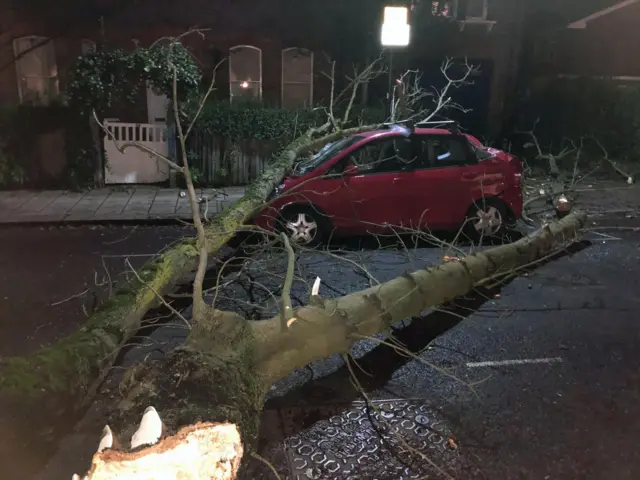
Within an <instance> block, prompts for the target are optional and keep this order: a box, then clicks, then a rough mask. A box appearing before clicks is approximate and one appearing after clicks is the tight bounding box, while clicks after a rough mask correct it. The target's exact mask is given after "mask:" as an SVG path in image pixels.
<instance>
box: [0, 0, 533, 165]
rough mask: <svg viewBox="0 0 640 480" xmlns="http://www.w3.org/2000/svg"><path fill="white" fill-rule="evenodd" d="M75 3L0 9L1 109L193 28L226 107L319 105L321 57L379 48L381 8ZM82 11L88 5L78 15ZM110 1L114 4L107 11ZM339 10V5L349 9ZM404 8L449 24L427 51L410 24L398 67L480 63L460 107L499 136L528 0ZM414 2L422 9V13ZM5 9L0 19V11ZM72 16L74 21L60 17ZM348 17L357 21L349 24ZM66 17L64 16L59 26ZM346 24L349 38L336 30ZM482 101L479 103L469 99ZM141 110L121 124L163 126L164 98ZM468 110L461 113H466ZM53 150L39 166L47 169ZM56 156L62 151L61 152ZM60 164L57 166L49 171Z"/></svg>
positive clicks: (367, 3) (323, 2)
mask: <svg viewBox="0 0 640 480" xmlns="http://www.w3.org/2000/svg"><path fill="white" fill-rule="evenodd" d="M67 1H69V2H74V1H76V2H78V3H79V5H77V6H76V7H74V9H73V10H72V9H71V8H69V9H66V8H65V7H64V5H60V4H56V5H57V6H58V7H57V8H54V7H53V6H51V7H50V10H51V11H50V12H49V11H47V12H45V13H43V12H38V15H30V14H29V13H28V12H27V11H25V10H20V9H18V8H13V9H11V8H10V7H8V6H7V2H5V3H3V4H2V5H3V6H0V59H1V60H0V61H1V62H3V63H2V65H1V66H0V68H1V69H0V107H3V106H11V105H17V104H19V103H21V102H25V101H29V100H34V99H36V100H38V101H40V102H42V103H45V104H46V103H48V102H50V101H51V100H52V99H54V98H56V97H57V96H58V95H59V94H61V93H63V92H64V91H65V88H66V85H67V82H68V77H69V69H70V66H71V65H72V63H73V62H74V60H75V59H76V58H77V56H78V55H80V54H81V53H83V52H87V51H91V50H92V49H95V48H96V45H97V46H98V48H99V46H100V45H102V44H106V45H108V46H109V47H120V46H121V47H125V48H133V47H134V45H135V44H139V45H149V44H151V43H152V42H153V41H155V40H157V39H158V38H161V37H165V36H176V35H179V34H181V33H184V32H185V31H186V30H188V29H189V28H190V27H193V26H194V25H197V26H199V27H202V28H206V29H208V32H207V33H206V38H204V39H201V38H198V37H197V36H193V37H192V38H190V39H188V40H187V43H188V45H189V47H190V48H191V50H192V51H193V52H194V56H195V57H196V59H197V60H198V62H199V63H200V64H201V66H202V67H203V70H207V69H210V68H211V67H212V66H213V65H214V64H215V63H216V62H217V61H218V60H219V59H220V58H222V57H225V56H227V55H228V56H229V61H228V62H226V63H225V67H224V69H223V71H221V72H219V77H218V78H220V79H221V82H220V84H219V91H222V92H228V94H229V95H230V98H234V96H238V95H247V94H252V95H254V96H255V97H257V98H260V99H262V100H263V101H265V102H267V103H269V104H282V105H304V104H306V105H308V104H311V103H316V102H318V101H320V100H322V99H323V98H326V96H327V93H328V83H327V80H326V77H325V76H324V75H323V73H322V72H324V71H326V65H327V64H326V57H325V55H323V53H324V52H327V51H328V52H329V53H330V55H331V57H332V58H333V59H336V60H337V61H338V63H340V64H344V65H349V64H350V63H351V62H352V61H353V60H355V59H356V57H357V56H358V55H359V56H360V58H362V56H363V55H362V53H363V52H367V51H368V52H369V53H370V54H373V55H375V53H376V51H378V50H379V30H378V29H379V24H380V21H381V14H382V9H383V6H384V5H385V3H386V2H384V1H382V0H349V2H345V1H344V0H309V1H307V2H300V1H299V0H272V1H269V2H255V1H249V0H233V1H231V0H209V1H204V0H189V1H188V2H184V3H182V4H179V8H178V7H176V5H177V4H176V3H175V2H170V1H168V0H156V1H154V2H151V1H144V0H141V1H138V2H131V1H125V2H114V1H112V0H93V2H84V1H79V0H67ZM87 3H90V4H91V7H88V6H87ZM114 3H115V4H116V5H114ZM347 3H348V7H346V4H347ZM403 3H405V4H409V3H410V4H411V6H412V9H413V10H415V11H417V10H416V7H420V6H422V7H423V8H424V6H425V5H427V6H428V8H431V5H432V4H437V3H438V4H439V3H443V4H446V9H445V10H446V13H445V15H446V16H449V17H450V18H451V22H449V26H448V27H447V28H446V29H444V30H443V33H442V35H440V36H439V37H438V38H437V39H435V41H434V37H433V35H430V34H428V33H421V29H420V28H419V27H420V25H418V24H416V22H419V20H420V19H419V18H418V17H416V18H414V19H412V23H413V30H414V32H416V33H415V35H413V37H412V43H411V45H410V47H409V48H408V49H407V50H406V51H405V52H404V53H403V54H400V55H399V57H400V61H399V62H398V64H397V65H399V66H403V67H408V68H424V69H425V70H427V71H428V72H427V73H428V75H426V78H428V79H431V78H435V77H437V76H438V75H439V69H438V68H437V67H438V65H439V63H440V62H441V61H442V60H443V58H445V57H454V58H465V57H466V58H468V59H469V61H470V62H471V63H476V64H480V65H482V70H481V73H480V75H479V76H478V78H476V79H475V83H476V85H475V86H474V87H473V88H474V89H475V90H473V92H475V93H471V90H470V89H468V92H469V93H467V94H466V95H465V96H463V97H462V98H461V99H460V101H461V103H463V104H466V103H467V102H470V104H471V107H470V108H473V110H474V112H475V115H476V117H475V120H474V125H476V128H481V127H485V126H487V125H488V127H489V128H487V129H486V131H483V132H480V133H481V134H484V133H486V134H491V133H495V132H497V131H499V129H500V124H501V121H502V118H503V116H504V114H505V110H506V109H508V108H509V104H510V102H511V101H512V99H511V98H510V95H509V92H510V91H511V90H512V89H513V86H514V85H515V79H516V73H517V71H518V62H519V57H520V38H521V34H522V19H523V15H524V3H525V0H437V1H435V2H434V1H432V0H412V1H411V2H409V0H407V1H406V2H403ZM420 4H422V5H420ZM3 8H4V10H2V9H3ZM67 12H72V13H67ZM354 12H355V14H354ZM68 17H73V18H68ZM345 25H349V28H345ZM478 92H479V93H478ZM141 102H142V104H144V103H145V102H146V108H142V109H140V110H139V111H136V109H132V110H131V112H129V113H128V116H129V118H126V119H124V118H122V120H123V121H125V120H126V121H130V122H149V123H155V122H157V121H162V119H163V117H164V115H163V111H164V108H165V105H166V99H165V98H162V97H159V96H157V95H155V94H153V93H152V92H147V98H146V100H145V99H144V98H141ZM465 106H469V105H465ZM51 148H52V147H51V146H50V147H47V149H48V152H49V153H48V158H47V162H51V160H50V158H49V157H50V156H51V153H50V152H51V151H52V150H51ZM58 149H59V148H58ZM57 163H59V162H57Z"/></svg>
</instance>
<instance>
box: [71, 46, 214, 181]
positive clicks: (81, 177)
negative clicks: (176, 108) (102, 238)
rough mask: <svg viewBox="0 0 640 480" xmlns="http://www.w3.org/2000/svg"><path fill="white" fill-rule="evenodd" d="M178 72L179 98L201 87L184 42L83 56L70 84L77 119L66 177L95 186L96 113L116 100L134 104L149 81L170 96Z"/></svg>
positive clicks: (72, 104)
mask: <svg viewBox="0 0 640 480" xmlns="http://www.w3.org/2000/svg"><path fill="white" fill-rule="evenodd" d="M174 70H175V73H174ZM174 75H175V79H176V87H177V92H178V99H179V100H180V99H185V98H187V96H188V95H189V94H191V92H193V91H197V90H198V87H199V86H200V81H201V78H202V75H201V73H200V70H199V69H198V67H197V65H196V63H195V61H194V59H193V57H192V56H191V54H190V53H189V51H188V50H187V49H186V48H185V47H184V46H183V45H182V44H180V43H171V44H169V45H155V46H152V47H150V48H136V49H135V50H132V51H126V50H122V49H115V50H99V51H97V52H94V53H89V54H86V55H83V56H81V57H79V58H78V60H77V61H76V63H75V65H74V67H73V68H72V71H71V82H70V84H69V88H68V105H69V108H70V109H71V112H72V114H73V115H75V117H76V118H77V122H74V125H73V129H72V130H70V131H69V132H68V135H67V170H68V175H67V178H68V179H69V181H70V182H71V183H72V185H74V186H90V185H92V184H93V181H94V174H95V172H96V170H97V165H96V160H97V158H98V155H99V154H100V152H97V151H96V144H95V141H94V138H93V134H92V131H91V116H92V115H93V112H94V111H95V112H96V114H97V115H98V118H101V117H102V116H104V114H105V112H107V111H108V110H109V109H110V108H111V107H113V106H115V105H122V104H133V103H134V102H135V101H136V100H137V99H138V98H139V93H140V92H141V91H144V90H146V88H147V84H149V85H151V87H152V88H153V89H154V90H156V91H157V92H158V93H162V94H165V95H167V96H168V97H170V98H171V97H173V82H174Z"/></svg>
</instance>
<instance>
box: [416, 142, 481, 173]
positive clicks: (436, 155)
mask: <svg viewBox="0 0 640 480" xmlns="http://www.w3.org/2000/svg"><path fill="white" fill-rule="evenodd" d="M421 143H422V151H421V160H422V164H423V168H429V167H432V168H440V167H450V166H458V165H469V164H470V163H473V162H474V159H473V156H472V152H471V149H470V147H469V145H468V144H467V142H466V140H465V139H464V138H462V137H459V136H455V135H433V136H427V137H425V138H424V139H422V142H421Z"/></svg>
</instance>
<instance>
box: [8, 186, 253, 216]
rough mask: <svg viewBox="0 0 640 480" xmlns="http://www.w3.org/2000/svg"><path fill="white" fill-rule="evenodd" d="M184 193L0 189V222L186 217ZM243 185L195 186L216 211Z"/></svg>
mask: <svg viewBox="0 0 640 480" xmlns="http://www.w3.org/2000/svg"><path fill="white" fill-rule="evenodd" d="M184 193H185V191H184V190H181V189H177V188H159V187H150V186H132V187H115V188H100V189H96V190H89V191H86V192H71V191H66V190H45V191H35V190H15V191H0V224H20V223H59V222H81V223H91V222H118V221H140V222H143V221H159V220H175V219H182V220H190V219H191V218H192V217H191V211H190V209H189V202H188V199H187V197H186V195H185V194H184ZM244 193H245V187H225V188H221V189H212V188H206V189H198V194H199V197H200V198H201V199H207V201H205V202H203V203H201V208H202V211H203V212H204V209H205V205H206V204H207V203H208V214H210V215H215V214H216V213H219V212H221V211H222V210H223V209H224V208H226V207H227V206H228V205H230V204H231V203H233V202H234V201H236V200H238V199H239V198H241V197H242V196H243V195H244Z"/></svg>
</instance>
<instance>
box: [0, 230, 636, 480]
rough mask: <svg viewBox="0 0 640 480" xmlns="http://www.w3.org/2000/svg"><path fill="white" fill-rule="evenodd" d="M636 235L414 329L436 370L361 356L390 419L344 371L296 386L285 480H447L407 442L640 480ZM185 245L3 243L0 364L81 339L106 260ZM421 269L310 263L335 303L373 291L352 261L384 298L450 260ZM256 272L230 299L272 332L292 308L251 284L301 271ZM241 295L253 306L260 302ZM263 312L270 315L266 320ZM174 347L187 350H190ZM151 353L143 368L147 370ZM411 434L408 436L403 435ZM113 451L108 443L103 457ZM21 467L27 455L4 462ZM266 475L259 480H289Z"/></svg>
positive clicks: (324, 372) (443, 464)
mask: <svg viewBox="0 0 640 480" xmlns="http://www.w3.org/2000/svg"><path fill="white" fill-rule="evenodd" d="M599 222H600V223H605V222H604V221H603V220H599ZM610 223H611V224H613V225H618V226H619V225H620V222H619V221H618V220H611V222H610ZM627 223H628V224H627V225H626V227H625V229H620V228H616V229H609V230H598V231H590V232H587V234H586V239H587V240H589V241H590V242H591V243H590V245H588V246H586V245H584V246H585V248H584V249H582V250H580V251H578V252H576V253H574V254H573V255H570V256H565V257H563V258H560V259H557V260H556V261H554V262H552V263H549V264H547V265H545V266H543V267H541V268H539V269H538V270H536V271H535V272H532V273H531V274H530V275H529V276H528V277H519V278H517V279H515V280H513V281H512V282H510V283H509V284H507V285H505V286H503V287H502V288H500V289H499V290H492V291H487V292H483V293H482V295H484V297H483V296H482V295H472V296H469V297H468V298H466V299H462V300H459V301H457V302H456V310H455V312H454V313H455V315H451V314H445V313H443V312H438V311H436V312H428V313H426V314H425V316H424V317H422V318H420V319H414V320H413V321H412V322H407V323H410V324H409V325H408V327H407V330H405V331H404V332H398V333H397V336H398V338H399V339H400V340H402V341H404V342H405V344H407V345H408V347H409V348H410V349H411V350H412V351H414V352H416V355H418V357H419V359H420V360H414V359H412V358H410V357H406V356H399V355H397V354H395V353H394V352H393V351H391V350H390V349H389V348H376V347H377V344H376V343H375V342H369V343H368V344H362V345H360V346H359V348H358V349H357V350H356V352H354V354H355V356H357V357H359V365H360V367H355V368H356V370H358V369H359V368H362V369H364V370H366V371H368V372H370V373H371V376H368V375H361V376H360V380H361V382H362V383H363V384H364V385H365V387H366V389H367V391H368V396H369V397H370V398H371V399H373V400H374V404H375V405H376V408H377V410H373V409H367V408H366V406H365V405H364V404H363V403H362V400H363V398H362V396H361V395H360V394H359V393H358V392H357V391H356V390H355V389H354V388H353V386H352V384H351V381H350V378H349V376H348V375H347V374H346V373H345V372H346V371H347V369H346V368H345V367H344V365H343V362H342V359H341V358H339V357H333V358H330V359H326V360H323V361H320V362H316V363H314V364H313V365H311V367H310V368H305V369H302V370H300V371H298V372H295V373H294V374H292V375H290V376H289V377H287V378H286V379H283V380H282V381H281V382H279V383H278V384H277V385H276V387H275V388H274V390H273V391H272V392H271V393H270V399H269V401H268V402H267V404H266V412H265V419H264V422H265V425H268V427H269V428H265V432H264V439H263V443H264V450H263V453H264V455H265V456H267V457H268V458H269V459H270V460H271V461H272V462H273V463H274V464H275V465H276V466H277V467H278V468H279V470H280V472H281V475H282V478H337V479H342V478H358V479H359V478H362V479H368V478H396V479H397V478H419V476H420V475H425V474H429V473H434V472H435V471H436V470H437V469H436V468H435V467H429V465H428V462H427V460H426V459H425V458H420V457H416V456H415V455H406V454H404V455H403V454H401V453H399V452H401V451H402V450H406V448H405V447H406V445H407V442H408V443H409V444H410V445H412V446H414V447H416V448H418V449H419V450H420V451H421V452H423V454H425V455H427V456H428V458H429V459H430V460H433V461H434V463H435V464H436V465H437V468H441V469H443V470H445V471H447V472H450V473H451V474H452V475H453V476H454V478H460V479H485V478H486V479H497V478H500V479H503V478H504V479H546V478H548V479H567V480H569V479H571V480H574V479H604V478H615V479H616V480H626V479H635V478H637V476H638V473H637V472H640V454H638V453H637V452H638V451H637V447H636V444H637V441H636V439H637V432H638V431H640V401H639V400H640V387H638V385H640V362H639V359H638V353H637V350H638V345H639V344H640V334H639V333H638V332H639V329H638V322H637V319H638V311H639V307H640V304H639V302H638V297H637V292H638V291H639V287H640V285H639V283H640V261H639V260H640V258H639V257H640V232H638V231H634V230H633V227H634V226H635V225H634V224H633V223H632V220H629V221H628V222H627ZM599 226H600V225H596V226H595V227H599ZM592 227H594V226H592ZM185 233H186V232H185V230H184V229H183V228H180V227H160V228H158V227H155V228H154V227H139V228H137V229H132V227H118V228H117V229H111V228H100V229H99V228H95V227H94V229H90V228H89V227H80V228H76V229H68V228H63V229H51V230H49V229H40V228H35V229H28V228H23V229H15V230H12V229H9V230H3V231H1V232H0V264H1V266H2V272H3V275H2V276H1V277H0V278H1V280H0V282H2V283H1V284H0V287H1V288H2V292H3V295H4V297H5V298H4V300H3V302H4V303H3V304H2V310H0V314H1V315H2V317H1V318H2V319H3V321H2V324H1V326H0V328H1V330H0V332H1V333H2V339H3V341H1V342H0V355H12V354H20V353H26V352H29V351H32V350H33V349H34V348H36V347H37V346H38V345H40V344H46V343H47V342H48V341H51V340H52V339H54V338H58V337H60V336H62V335H64V334H66V333H68V332H70V331H72V330H73V329H74V328H76V327H77V326H78V325H80V324H81V323H82V322H83V320H84V316H83V314H82V308H81V302H82V299H85V300H87V301H88V297H87V296H86V295H85V296H83V297H78V298H74V299H71V300H68V301H66V302H63V303H60V304H59V305H56V306H51V303H56V302H60V301H62V300H65V299H67V298H69V297H71V296H73V295H76V294H78V293H80V292H82V291H83V290H84V289H85V288H87V287H86V286H85V284H87V285H88V286H91V285H92V284H94V283H95V278H96V274H94V271H98V274H97V277H98V282H99V281H100V278H101V274H100V273H99V272H100V269H101V268H102V266H101V264H102V260H101V258H102V256H103V255H105V252H107V253H106V254H107V255H119V257H113V258H118V259H119V260H118V262H117V263H118V264H119V266H118V265H117V264H116V263H112V264H111V268H112V272H113V274H115V273H116V272H117V270H118V268H120V270H121V269H122V261H123V260H122V258H123V257H122V256H121V255H145V254H148V253H152V252H155V251H156V250H158V248H160V247H161V246H163V245H166V244H167V243H170V242H171V241H173V240H175V239H177V238H179V237H181V236H182V235H184V234H185ZM408 253H410V255H407V252H406V251H403V250H402V249H397V248H389V249H386V250H382V251H373V250H366V249H365V250H364V251H357V250H353V249H350V250H346V251H342V252H339V254H338V255H337V256H334V257H326V256H323V257H320V256H313V255H310V256H307V257H305V259H304V260H302V261H301V262H300V270H299V271H300V272H301V273H302V275H303V276H304V279H305V280H306V281H308V282H312V281H313V279H314V278H315V275H319V276H321V277H322V279H323V283H322V287H321V293H322V294H323V295H325V296H332V295H339V294H341V293H342V292H348V291H353V290H354V289H358V288H362V287H364V286H366V285H368V279H367V276H366V274H364V273H363V271H362V269H360V268H357V267H356V266H355V264H354V263H350V262H345V261H344V260H341V259H340V258H342V259H344V258H347V259H349V260H350V261H353V262H356V263H364V264H366V266H367V268H368V270H369V273H370V274H371V275H373V276H375V277H376V278H377V279H378V280H381V281H382V280H385V279H388V278H392V277H393V276H396V275H398V274H401V273H403V272H404V271H406V270H407V269H410V268H412V267H413V266H414V265H415V266H419V265H423V264H424V263H429V262H437V261H439V259H440V258H441V256H442V254H443V252H442V251H441V250H439V249H436V248H418V249H415V250H411V251H410V252H408ZM109 258H112V257H109ZM133 258H134V259H135V258H142V257H133ZM256 258H257V260H256V263H255V265H254V267H255V268H254V271H253V273H252V271H251V269H249V273H250V274H252V275H253V276H252V277H251V278H252V280H251V281H249V282H245V284H244V285H243V284H242V282H243V281H242V279H241V282H240V283H236V284H234V285H235V286H233V287H230V288H231V290H228V291H227V293H226V295H225V294H223V295H221V298H220V299H219V301H220V302H221V305H220V307H221V308H223V307H225V308H226V307H227V306H229V305H231V303H230V302H231V299H232V298H233V299H234V303H235V305H236V306H240V307H242V308H241V309H240V310H241V311H242V312H243V313H245V314H247V315H251V316H253V317H254V318H257V317H260V316H266V315H269V314H270V313H271V312H272V311H273V308H276V304H274V303H269V301H268V300H265V297H264V293H262V294H261V293H259V291H257V290H259V289H254V288H252V287H251V285H254V286H255V285H256V284H257V283H261V284H265V283H266V284H267V286H268V285H269V283H268V282H269V281H271V282H272V283H273V286H276V285H277V279H274V278H272V279H271V280H269V279H267V278H260V276H259V275H260V272H263V273H262V275H265V274H264V272H265V271H267V270H269V269H270V270H272V271H274V270H278V268H280V269H281V268H282V266H283V260H282V259H283V258H284V255H282V254H280V253H272V254H270V255H266V254H260V255H258V256H257V257H256ZM256 272H257V273H256ZM256 282H257V283H256ZM238 292H244V295H246V297H245V298H246V301H244V303H243V301H242V299H241V298H240V297H239V293H238ZM306 292H307V286H305V285H304V284H303V283H298V284H297V286H296V287H295V288H294V294H295V295H296V296H299V297H302V298H304V296H305V295H306ZM261 295H262V296H261ZM250 296H253V298H252V299H251V298H249V297H250ZM225 297H228V298H225ZM238 300H240V303H238ZM225 302H227V303H226V304H225ZM256 303H257V304H259V305H261V306H262V307H264V308H265V309H264V310H261V309H256V307H255V305H256ZM166 334H167V333H166V332H165V335H166ZM155 335H162V333H161V332H156V334H155ZM169 335H170V336H171V337H173V340H174V341H177V340H179V336H180V334H179V333H178V334H177V333H176V332H173V333H170V334H169ZM176 337H177V338H176ZM136 354H137V355H140V354H141V352H140V351H138V352H136V351H133V352H132V354H131V355H134V356H135V355H136ZM377 413H382V414H384V416H385V418H386V419H387V420H386V422H379V421H378V422H374V424H373V425H375V426H376V428H374V427H373V426H372V424H371V422H370V421H369V418H370V417H371V416H373V417H374V418H375V417H376V414H377ZM393 429H396V433H388V431H393ZM267 430H269V431H267ZM398 432H399V433H398ZM98 435H99V430H96V431H95V437H96V438H95V441H96V442H97V436H98ZM381 437H382V438H383V439H384V441H381V440H380V438H381ZM399 438H403V439H405V440H402V441H401V440H398V439H399ZM93 440H94V439H92V437H91V436H90V435H88V434H84V436H79V437H77V438H75V440H74V441H76V442H79V445H80V446H79V447H78V448H79V450H77V451H73V452H71V454H69V452H66V454H65V452H61V455H59V456H57V457H54V459H53V461H52V462H51V463H50V464H49V467H48V470H45V471H46V472H47V474H46V475H48V476H46V475H45V476H44V477H40V478H52V479H53V478H67V477H68V478H70V477H71V474H72V473H73V472H74V471H80V470H82V468H84V466H85V465H84V463H83V461H84V460H86V455H88V454H90V451H91V449H92V448H94V446H93V445H92V441H93ZM5 441H6V440H5ZM403 442H404V443H403ZM72 444H73V441H70V442H68V443H67V446H68V445H72ZM82 446H84V447H83V448H82ZM363 446H366V448H364V449H363ZM3 450H4V453H5V454H6V452H8V451H9V450H8V449H3ZM425 452H426V453H425ZM23 457H24V458H25V459H28V461H24V462H22V463H23V465H22V466H23V467H30V468H23V469H22V470H20V471H21V472H24V474H22V475H20V476H15V478H28V475H30V474H32V473H34V472H35V471H36V470H38V469H39V468H40V467H41V466H42V463H43V461H44V458H43V455H40V456H39V457H37V456H36V453H35V452H29V451H23ZM16 463H18V460H17V457H15V456H12V457H11V460H3V462H2V464H3V465H8V464H9V465H11V464H13V465H15V464H16ZM254 467H255V468H256V470H253V471H251V472H250V473H249V474H248V478H273V477H270V476H269V475H268V474H267V473H264V472H261V471H260V468H259V467H257V466H255V465H254ZM16 471H18V470H16ZM372 472H375V475H377V477H374V476H373V475H374V473H372ZM262 475H264V477H263V476H262ZM350 475H352V476H351V477H350ZM12 478H13V477H12ZM432 478H438V477H437V476H435V477H432ZM442 478H444V477H442Z"/></svg>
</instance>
